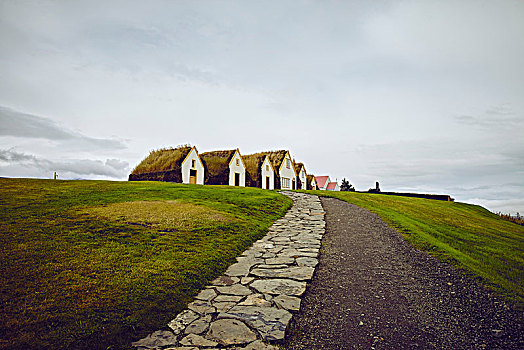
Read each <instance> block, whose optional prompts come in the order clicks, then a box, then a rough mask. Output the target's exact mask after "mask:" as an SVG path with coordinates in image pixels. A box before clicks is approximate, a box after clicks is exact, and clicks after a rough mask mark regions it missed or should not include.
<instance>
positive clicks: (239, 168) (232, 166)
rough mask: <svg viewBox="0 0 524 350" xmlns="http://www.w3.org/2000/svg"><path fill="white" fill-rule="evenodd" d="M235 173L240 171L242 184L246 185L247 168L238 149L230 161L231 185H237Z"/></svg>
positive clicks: (242, 185)
mask: <svg viewBox="0 0 524 350" xmlns="http://www.w3.org/2000/svg"><path fill="white" fill-rule="evenodd" d="M237 163H238V165H237ZM235 173H240V186H241V187H246V168H245V166H244V162H242V158H241V157H240V153H239V152H238V151H237V152H235V155H234V156H233V158H232V159H231V162H230V163H229V186H235Z"/></svg>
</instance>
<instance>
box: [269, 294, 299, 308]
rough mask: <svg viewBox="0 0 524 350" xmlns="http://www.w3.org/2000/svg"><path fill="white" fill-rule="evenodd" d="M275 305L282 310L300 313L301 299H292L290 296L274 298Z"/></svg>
mask: <svg viewBox="0 0 524 350" xmlns="http://www.w3.org/2000/svg"><path fill="white" fill-rule="evenodd" d="M273 301H274V302H275V304H277V306H278V307H281V308H282V309H286V310H289V311H298V310H300V302H301V299H300V298H297V297H292V296H289V295H279V296H276V297H275V298H273Z"/></svg>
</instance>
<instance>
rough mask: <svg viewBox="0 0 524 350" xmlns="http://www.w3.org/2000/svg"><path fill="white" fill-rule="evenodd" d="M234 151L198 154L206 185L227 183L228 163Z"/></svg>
mask: <svg viewBox="0 0 524 350" xmlns="http://www.w3.org/2000/svg"><path fill="white" fill-rule="evenodd" d="M235 152H236V150H234V149H233V150H226V151H212V152H205V153H202V154H200V159H202V163H204V168H205V170H206V179H207V181H206V182H207V183H208V184H210V185H223V184H226V185H227V184H228V183H229V163H230V162H231V159H232V158H233V156H234V155H235Z"/></svg>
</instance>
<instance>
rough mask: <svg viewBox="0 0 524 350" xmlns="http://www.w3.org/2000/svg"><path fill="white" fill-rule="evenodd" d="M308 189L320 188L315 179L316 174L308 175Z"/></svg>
mask: <svg viewBox="0 0 524 350" xmlns="http://www.w3.org/2000/svg"><path fill="white" fill-rule="evenodd" d="M306 178H307V183H308V186H309V187H308V190H318V187H317V182H316V181H315V175H311V174H308V175H306Z"/></svg>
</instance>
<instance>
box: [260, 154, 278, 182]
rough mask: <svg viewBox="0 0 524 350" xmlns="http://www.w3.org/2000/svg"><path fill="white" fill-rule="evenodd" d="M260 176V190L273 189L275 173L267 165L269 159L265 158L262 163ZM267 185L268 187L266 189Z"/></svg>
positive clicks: (268, 164) (269, 165)
mask: <svg viewBox="0 0 524 350" xmlns="http://www.w3.org/2000/svg"><path fill="white" fill-rule="evenodd" d="M260 173H261V174H262V188H263V189H266V190H274V189H275V173H274V171H273V167H272V166H271V164H270V163H269V158H268V157H266V158H265V159H264V161H263V162H262V169H261V171H260ZM268 184H269V187H268Z"/></svg>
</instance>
